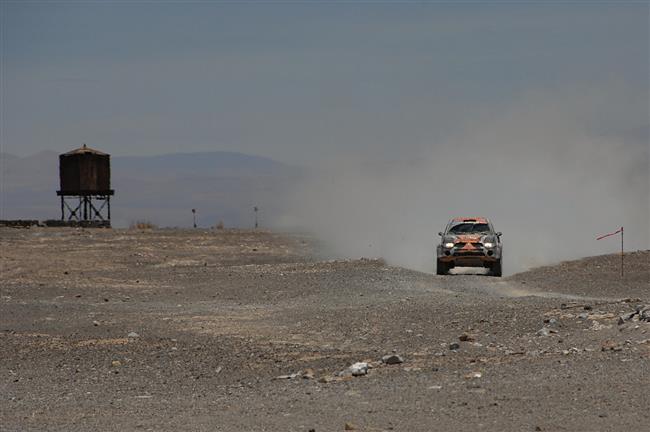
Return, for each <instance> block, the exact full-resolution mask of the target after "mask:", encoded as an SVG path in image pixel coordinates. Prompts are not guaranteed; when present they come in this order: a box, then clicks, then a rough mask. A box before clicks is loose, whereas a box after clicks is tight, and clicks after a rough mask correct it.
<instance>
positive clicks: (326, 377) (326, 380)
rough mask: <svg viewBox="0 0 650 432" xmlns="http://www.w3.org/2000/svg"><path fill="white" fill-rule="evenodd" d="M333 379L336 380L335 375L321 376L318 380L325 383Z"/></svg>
mask: <svg viewBox="0 0 650 432" xmlns="http://www.w3.org/2000/svg"><path fill="white" fill-rule="evenodd" d="M332 381H334V377H332V376H328V375H326V376H323V377H320V378H319V379H318V382H319V383H323V384H327V383H331V382H332Z"/></svg>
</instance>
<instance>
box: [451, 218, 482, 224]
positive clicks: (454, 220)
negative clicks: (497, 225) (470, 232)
mask: <svg viewBox="0 0 650 432" xmlns="http://www.w3.org/2000/svg"><path fill="white" fill-rule="evenodd" d="M450 222H470V223H471V222H475V223H490V221H489V220H488V218H484V217H455V218H453V219H452V220H451V221H450Z"/></svg>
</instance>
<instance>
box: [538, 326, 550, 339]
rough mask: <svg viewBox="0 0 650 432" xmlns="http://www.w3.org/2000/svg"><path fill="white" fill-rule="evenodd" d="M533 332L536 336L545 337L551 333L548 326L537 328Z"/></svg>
mask: <svg viewBox="0 0 650 432" xmlns="http://www.w3.org/2000/svg"><path fill="white" fill-rule="evenodd" d="M535 334H536V335H537V336H542V337H545V336H548V335H550V334H551V330H550V329H549V328H548V327H542V328H541V329H539V330H537V332H535Z"/></svg>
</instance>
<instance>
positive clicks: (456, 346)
mask: <svg viewBox="0 0 650 432" xmlns="http://www.w3.org/2000/svg"><path fill="white" fill-rule="evenodd" d="M449 349H450V350H452V351H457V350H458V349H460V344H459V343H457V342H452V343H450V344H449Z"/></svg>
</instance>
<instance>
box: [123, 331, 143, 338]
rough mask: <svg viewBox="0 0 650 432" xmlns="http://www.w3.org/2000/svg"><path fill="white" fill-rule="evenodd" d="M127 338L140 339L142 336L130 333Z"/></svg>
mask: <svg viewBox="0 0 650 432" xmlns="http://www.w3.org/2000/svg"><path fill="white" fill-rule="evenodd" d="M126 336H127V337H130V338H139V337H140V335H139V334H137V333H136V332H130V333H129V334H128V335H126Z"/></svg>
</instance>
